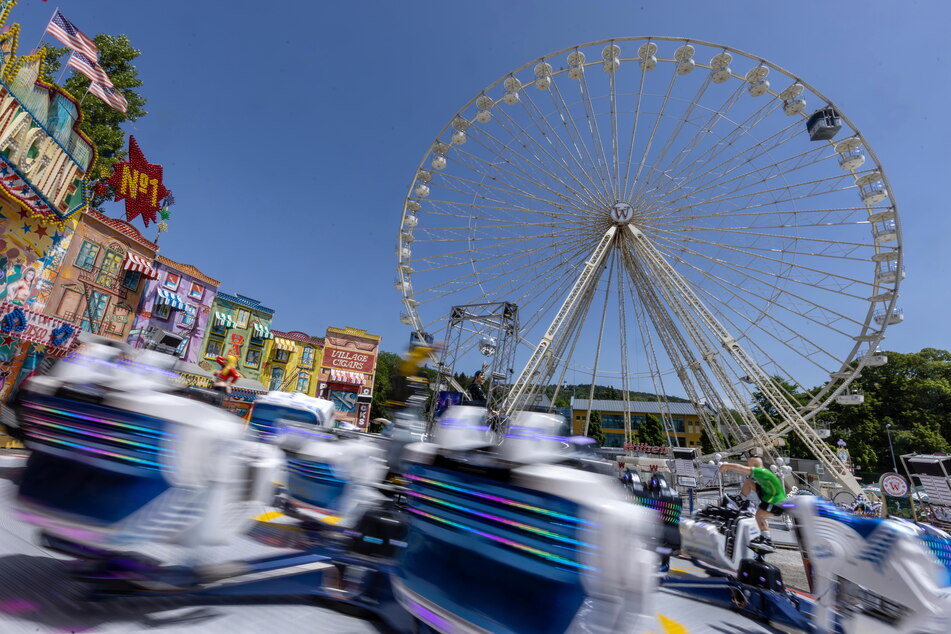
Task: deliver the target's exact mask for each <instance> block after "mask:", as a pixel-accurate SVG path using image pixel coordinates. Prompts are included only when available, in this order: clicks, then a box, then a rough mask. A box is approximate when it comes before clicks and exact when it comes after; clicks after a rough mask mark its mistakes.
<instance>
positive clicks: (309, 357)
mask: <svg viewBox="0 0 951 634" xmlns="http://www.w3.org/2000/svg"><path fill="white" fill-rule="evenodd" d="M300 362H301V364H302V365H314V349H313V348H304V353H303V354H302V355H301V357H300Z"/></svg>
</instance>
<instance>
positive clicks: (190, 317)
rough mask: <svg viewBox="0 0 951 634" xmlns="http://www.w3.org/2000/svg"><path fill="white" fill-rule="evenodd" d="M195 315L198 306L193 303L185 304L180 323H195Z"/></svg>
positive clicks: (187, 324) (189, 324)
mask: <svg viewBox="0 0 951 634" xmlns="http://www.w3.org/2000/svg"><path fill="white" fill-rule="evenodd" d="M196 315H198V307H197V306H195V305H194V304H185V310H183V311H182V325H183V326H191V325H193V324H194V323H195V316H196Z"/></svg>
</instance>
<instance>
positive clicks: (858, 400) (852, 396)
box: [835, 390, 865, 405]
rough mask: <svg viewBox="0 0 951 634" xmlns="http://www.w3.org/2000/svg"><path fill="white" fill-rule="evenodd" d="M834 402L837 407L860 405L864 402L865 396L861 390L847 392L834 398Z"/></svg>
mask: <svg viewBox="0 0 951 634" xmlns="http://www.w3.org/2000/svg"><path fill="white" fill-rule="evenodd" d="M835 402H836V403H838V404H839V405H861V404H862V403H864V402H865V395H864V394H862V391H861V390H849V391H848V392H843V393H842V394H839V395H838V396H836V397H835Z"/></svg>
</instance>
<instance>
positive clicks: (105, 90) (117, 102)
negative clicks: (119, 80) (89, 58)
mask: <svg viewBox="0 0 951 634" xmlns="http://www.w3.org/2000/svg"><path fill="white" fill-rule="evenodd" d="M89 92H91V93H92V94H94V95H96V96H97V97H99V98H100V99H102V100H103V101H105V102H106V103H107V104H109V105H110V106H112V107H113V108H115V109H116V110H118V111H119V112H122V113H125V111H126V110H127V109H128V107H129V102H128V101H126V100H125V97H123V96H122V93H121V92H119V91H118V90H116V89H115V88H113V87H112V86H103V85H102V84H100V83H98V82H95V81H94V82H92V83H91V84H89Z"/></svg>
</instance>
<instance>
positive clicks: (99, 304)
mask: <svg viewBox="0 0 951 634" xmlns="http://www.w3.org/2000/svg"><path fill="white" fill-rule="evenodd" d="M108 305H109V296H108V295H106V294H105V293H101V292H99V291H92V292H91V293H89V303H88V304H87V305H86V310H85V311H83V321H82V324H81V326H82V329H83V330H85V331H86V332H92V328H91V326H90V321H89V320H90V318H92V321H94V322H95V323H96V331H97V332H98V331H99V329H100V324H101V322H102V316H103V315H104V314H105V312H106V306H108Z"/></svg>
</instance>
